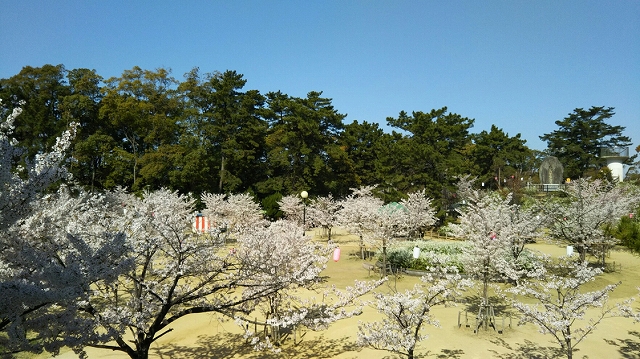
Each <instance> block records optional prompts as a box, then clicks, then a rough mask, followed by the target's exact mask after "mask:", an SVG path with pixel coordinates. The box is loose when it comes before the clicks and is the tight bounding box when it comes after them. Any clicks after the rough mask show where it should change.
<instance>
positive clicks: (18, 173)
mask: <svg viewBox="0 0 640 359" xmlns="http://www.w3.org/2000/svg"><path fill="white" fill-rule="evenodd" d="M20 105H24V102H21V103H20ZM8 112H9V111H8V110H7V109H5V108H4V107H2V101H1V100H0V115H2V117H4V116H5V115H6V114H7V113H8ZM20 113H22V108H21V107H16V108H14V109H13V110H12V111H11V113H9V114H8V115H6V120H4V121H3V122H2V123H0V154H1V157H0V187H1V189H2V190H1V191H0V230H6V229H8V228H9V227H10V226H11V225H12V224H14V223H15V222H16V221H17V220H19V219H20V218H24V217H25V216H26V215H28V212H29V211H30V210H31V208H32V207H31V206H29V204H30V203H31V202H32V201H34V200H36V199H37V198H39V197H40V196H41V194H42V192H43V191H44V190H45V189H46V188H48V187H49V186H50V185H51V184H52V183H54V182H56V181H58V180H60V179H62V178H65V177H66V176H67V171H66V169H65V167H64V164H65V162H66V160H65V156H66V153H65V152H66V150H67V149H68V148H69V146H70V144H71V139H72V138H73V137H74V135H75V129H76V124H75V123H72V124H71V128H70V129H69V130H68V131H65V132H64V133H63V134H62V136H61V137H58V138H57V139H56V144H55V146H54V147H53V148H52V149H51V151H49V152H45V153H40V154H37V155H36V157H35V158H34V159H33V160H31V159H28V158H27V159H26V160H25V165H24V166H23V165H17V160H19V159H20V156H21V155H22V154H23V153H24V150H23V149H22V148H21V147H19V144H18V142H17V141H16V140H15V139H14V138H12V137H11V136H12V135H13V130H14V128H15V127H14V121H15V119H16V117H18V116H19V115H20Z"/></svg>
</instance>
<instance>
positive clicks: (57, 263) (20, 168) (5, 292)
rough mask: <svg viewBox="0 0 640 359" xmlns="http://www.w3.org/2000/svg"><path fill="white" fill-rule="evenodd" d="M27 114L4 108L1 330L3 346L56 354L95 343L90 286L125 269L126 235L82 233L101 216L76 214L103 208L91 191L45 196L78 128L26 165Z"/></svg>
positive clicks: (0, 141) (62, 174) (62, 172)
mask: <svg viewBox="0 0 640 359" xmlns="http://www.w3.org/2000/svg"><path fill="white" fill-rule="evenodd" d="M22 104H23V103H21V105H22ZM0 106H1V102H0ZM21 111H22V110H21V108H19V107H18V108H14V109H13V110H11V111H8V110H6V109H5V108H4V107H2V108H0V113H1V114H2V117H4V116H5V115H6V120H5V121H3V122H2V123H1V124H0V153H1V156H0V187H1V188H2V190H1V191H0V293H2V300H1V301H0V331H2V332H4V333H5V334H6V335H7V342H5V343H4V344H3V345H2V346H3V347H4V349H3V350H7V351H10V352H15V351H23V350H29V351H41V350H43V349H44V350H47V351H50V352H52V353H54V354H55V353H57V352H58V350H59V348H60V347H61V346H63V345H70V346H74V345H76V344H78V343H81V342H83V341H84V340H87V339H88V338H89V337H88V336H87V335H86V331H85V329H86V328H87V327H88V326H90V325H91V324H90V322H89V321H87V320H86V318H83V317H82V316H78V313H79V311H81V309H82V305H81V303H82V301H83V300H85V299H86V298H87V296H88V292H89V288H90V287H91V285H93V284H94V283H96V282H98V281H109V280H111V279H112V278H113V276H114V274H115V273H118V272H119V270H120V269H121V268H122V267H121V265H122V266H124V265H126V263H127V261H120V260H119V259H120V258H121V256H122V254H123V253H124V252H125V251H126V246H125V245H123V236H122V234H121V233H118V232H113V231H99V232H95V231H88V232H82V231H80V230H79V226H78V224H77V223H76V221H80V222H81V221H87V222H90V220H88V218H89V216H90V215H91V214H95V212H90V211H87V212H86V214H85V215H82V216H79V217H78V218H72V217H69V212H70V211H71V209H72V208H78V207H85V208H100V205H99V203H100V202H101V201H102V200H100V199H98V198H96V197H91V196H88V195H86V194H83V195H80V196H78V197H77V198H76V199H71V197H69V195H68V192H67V191H66V189H64V188H63V189H62V190H61V192H59V193H57V194H52V195H49V196H46V197H43V193H44V191H45V190H46V189H48V188H49V187H50V186H51V185H52V184H53V183H55V182H57V181H59V180H60V179H63V178H66V177H67V171H66V169H65V167H64V165H65V162H66V159H65V152H66V150H67V149H68V148H69V146H70V144H71V139H72V138H73V136H74V133H75V124H71V128H70V130H68V131H65V132H64V133H63V134H62V135H61V137H59V138H57V140H56V144H55V145H54V146H53V148H52V149H51V150H50V151H48V152H43V153H39V154H37V155H36V156H35V158H34V159H29V158H27V159H24V164H23V165H19V164H18V160H20V157H21V155H22V154H23V153H24V151H23V149H21V148H20V147H19V144H18V143H17V141H16V140H15V139H13V138H12V137H11V136H12V134H13V129H14V125H13V123H14V120H15V119H16V117H17V116H19V115H20V113H21ZM9 112H10V113H9ZM7 114H8V115H7ZM80 222H78V223H80ZM74 223H75V224H74ZM62 228H66V229H65V230H64V231H61V229H62ZM62 232H65V235H64V236H58V235H54V234H60V233H62ZM27 333H29V335H28V336H27ZM94 339H96V340H99V339H100V338H94Z"/></svg>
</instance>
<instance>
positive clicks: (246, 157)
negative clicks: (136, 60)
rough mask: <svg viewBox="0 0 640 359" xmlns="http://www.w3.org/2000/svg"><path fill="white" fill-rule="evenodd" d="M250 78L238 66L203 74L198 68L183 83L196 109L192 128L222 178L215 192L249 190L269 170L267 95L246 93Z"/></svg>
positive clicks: (208, 158) (211, 189) (219, 177)
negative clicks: (247, 78)
mask: <svg viewBox="0 0 640 359" xmlns="http://www.w3.org/2000/svg"><path fill="white" fill-rule="evenodd" d="M246 82H247V80H245V79H244V78H243V75H242V74H238V73H237V72H236V71H225V72H222V73H221V72H215V73H207V74H204V75H201V74H200V72H199V69H198V68H194V69H193V70H191V72H189V73H188V74H187V75H186V81H185V82H184V83H182V84H181V86H180V89H181V90H182V91H184V92H185V95H186V97H187V98H188V99H189V107H190V109H191V110H192V113H191V120H190V124H189V125H190V126H189V133H190V134H192V135H193V136H195V138H194V140H195V143H196V144H197V145H199V146H202V147H204V153H206V156H207V158H206V159H203V160H204V162H205V163H207V166H208V167H209V169H210V171H211V172H212V173H209V176H211V175H212V174H214V175H215V176H214V177H215V179H216V180H217V183H216V184H215V188H213V187H212V188H210V189H209V191H212V192H218V193H224V192H237V191H246V190H248V189H250V188H251V186H252V184H253V183H255V182H256V181H258V180H259V179H260V178H261V176H262V174H264V173H265V172H266V170H265V163H264V159H265V142H264V138H265V136H266V132H267V127H268V124H267V122H266V121H265V120H264V119H263V118H262V111H263V110H262V107H263V104H264V100H265V99H264V96H262V95H261V94H260V93H259V92H258V91H257V90H249V91H246V92H243V91H242V89H243V87H244V85H245V84H246Z"/></svg>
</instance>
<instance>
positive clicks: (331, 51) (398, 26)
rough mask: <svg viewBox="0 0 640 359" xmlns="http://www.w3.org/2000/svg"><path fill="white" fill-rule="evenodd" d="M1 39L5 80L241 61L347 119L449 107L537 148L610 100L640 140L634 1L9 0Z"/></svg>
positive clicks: (637, 6) (259, 80)
mask: <svg viewBox="0 0 640 359" xmlns="http://www.w3.org/2000/svg"><path fill="white" fill-rule="evenodd" d="M0 44H1V48H2V54H0V78H8V77H11V76H13V75H15V74H17V73H18V72H19V71H20V69H21V68H22V67H24V66H27V65H28V66H34V67H39V66H42V65H44V64H64V65H65V67H66V68H67V69H75V68H90V69H95V70H96V71H97V72H98V74H100V75H101V76H103V77H105V78H109V77H112V76H119V75H121V74H122V72H123V71H124V70H126V69H131V68H132V67H134V66H140V67H142V68H143V69H156V68H159V67H165V68H170V69H171V70H172V75H173V76H174V77H175V78H177V79H178V80H182V79H183V74H184V73H186V72H187V71H189V70H190V69H192V68H193V67H196V66H197V67H199V68H200V70H201V72H214V71H225V70H236V71H237V72H239V73H242V74H244V76H245V79H247V85H246V86H245V89H247V90H248V89H258V90H260V91H261V92H263V93H266V92H268V91H277V90H280V91H282V92H284V93H286V94H289V95H291V96H299V97H304V96H306V94H307V93H308V92H309V91H323V95H324V96H326V97H329V98H332V99H333V104H334V106H335V108H336V109H337V110H338V111H339V112H341V113H345V114H347V118H346V122H351V121H353V120H358V121H368V122H378V123H380V124H383V125H385V124H386V120H385V119H386V117H388V116H393V117H396V116H397V115H398V113H399V112H400V111H401V110H404V111H407V112H411V111H425V112H427V111H430V110H431V109H433V108H441V107H444V106H447V107H448V109H449V111H451V112H455V113H458V114H460V115H462V116H465V117H469V118H474V119H475V125H474V128H473V129H472V132H480V131H483V130H487V131H488V130H489V129H490V128H491V125H492V124H495V125H496V126H498V127H499V128H502V129H503V130H504V131H505V132H507V133H508V134H509V135H510V136H514V135H516V134H517V133H521V134H522V137H523V138H524V139H526V140H527V145H529V146H530V147H532V148H536V149H544V148H546V144H545V143H544V142H542V141H540V139H539V138H538V137H539V136H540V135H543V134H545V133H549V132H551V131H553V130H556V129H557V126H556V125H555V121H556V120H560V119H562V118H564V117H565V116H567V115H568V114H569V113H570V112H572V111H573V109H574V108H578V107H581V108H589V107H591V106H611V107H615V112H616V115H615V116H614V117H613V118H612V119H611V120H609V122H608V123H609V124H612V125H621V126H624V127H626V131H625V132H624V134H625V135H627V136H630V137H631V138H632V141H633V146H632V148H631V150H632V152H634V151H633V149H634V148H635V146H637V145H640V1H636V0H628V1H557V0H553V1H544V0H542V1H541V0H536V1H518V0H514V1H506V0H504V1H455V0H454V1H374V0H370V1H348V0H342V1H190V0H185V1H159V0H156V1H113V0H112V1H65V0H57V1H44V0H42V1H30V0H21V1H3V2H2V3H1V5H0ZM384 128H385V129H386V130H387V131H389V132H390V130H389V129H388V128H387V127H384Z"/></svg>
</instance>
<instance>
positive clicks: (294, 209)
mask: <svg viewBox="0 0 640 359" xmlns="http://www.w3.org/2000/svg"><path fill="white" fill-rule="evenodd" d="M302 201H303V199H301V198H300V196H284V197H282V198H281V199H280V200H279V201H278V206H280V210H281V211H282V212H283V213H284V217H285V218H286V219H288V220H290V221H294V222H296V223H300V224H301V225H303V224H304V225H306V223H303V222H304V221H305V218H304V216H305V204H304V203H303V202H302ZM304 229H305V230H306V228H304Z"/></svg>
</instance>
